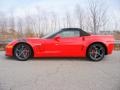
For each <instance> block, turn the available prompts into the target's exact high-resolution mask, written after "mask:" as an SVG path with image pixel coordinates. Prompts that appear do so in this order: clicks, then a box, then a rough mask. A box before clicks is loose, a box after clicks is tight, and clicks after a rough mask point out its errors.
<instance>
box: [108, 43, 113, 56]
mask: <svg viewBox="0 0 120 90" xmlns="http://www.w3.org/2000/svg"><path fill="white" fill-rule="evenodd" d="M107 48H108V50H107V51H108V52H107V54H112V51H113V49H114V44H113V43H112V44H109V45H108V47H107Z"/></svg>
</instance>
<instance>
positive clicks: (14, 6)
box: [0, 0, 120, 16]
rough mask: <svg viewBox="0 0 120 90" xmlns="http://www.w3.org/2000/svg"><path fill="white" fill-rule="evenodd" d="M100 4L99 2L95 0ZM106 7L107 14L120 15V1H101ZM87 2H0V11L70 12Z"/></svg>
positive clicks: (85, 5)
mask: <svg viewBox="0 0 120 90" xmlns="http://www.w3.org/2000/svg"><path fill="white" fill-rule="evenodd" d="M96 1H98V2H101V0H96ZM102 1H103V2H104V3H105V5H106V7H108V8H109V13H111V14H112V13H113V12H115V13H117V14H119V15H120V13H119V12H120V0H102ZM87 2H88V0H0V11H5V12H9V11H11V10H14V11H15V13H16V14H17V15H18V16H19V15H23V14H24V12H26V10H29V11H30V12H31V13H35V9H36V7H40V8H41V9H43V10H46V11H56V12H58V13H59V12H60V13H61V12H65V11H67V10H72V9H73V8H74V7H75V5H76V4H79V5H80V6H81V7H83V8H87V5H88V3H87Z"/></svg>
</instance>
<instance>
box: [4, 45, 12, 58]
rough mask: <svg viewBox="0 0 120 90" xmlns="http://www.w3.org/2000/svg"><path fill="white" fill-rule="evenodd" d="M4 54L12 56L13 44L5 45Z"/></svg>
mask: <svg viewBox="0 0 120 90" xmlns="http://www.w3.org/2000/svg"><path fill="white" fill-rule="evenodd" d="M5 55H6V56H13V46H12V45H7V46H6V48H5Z"/></svg>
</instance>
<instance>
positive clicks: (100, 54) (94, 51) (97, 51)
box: [87, 43, 105, 61]
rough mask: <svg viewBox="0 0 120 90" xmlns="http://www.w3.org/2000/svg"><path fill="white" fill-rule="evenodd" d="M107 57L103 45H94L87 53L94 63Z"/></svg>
mask: <svg viewBox="0 0 120 90" xmlns="http://www.w3.org/2000/svg"><path fill="white" fill-rule="evenodd" d="M104 56H105V47H104V46H103V45H102V44H99V43H97V44H92V45H91V46H90V47H89V48H88V51H87V57H88V58H89V59H90V60H92V61H100V60H102V59H103V58H104Z"/></svg>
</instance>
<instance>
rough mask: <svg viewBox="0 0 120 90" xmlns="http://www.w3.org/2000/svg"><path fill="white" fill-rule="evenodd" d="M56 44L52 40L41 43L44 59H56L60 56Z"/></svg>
mask: <svg viewBox="0 0 120 90" xmlns="http://www.w3.org/2000/svg"><path fill="white" fill-rule="evenodd" d="M59 47H60V46H59V45H58V42H57V41H56V40H55V39H54V38H51V39H45V40H44V43H43V49H44V51H43V55H42V56H45V57H56V56H59V55H60V53H61V52H60V49H59Z"/></svg>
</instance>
